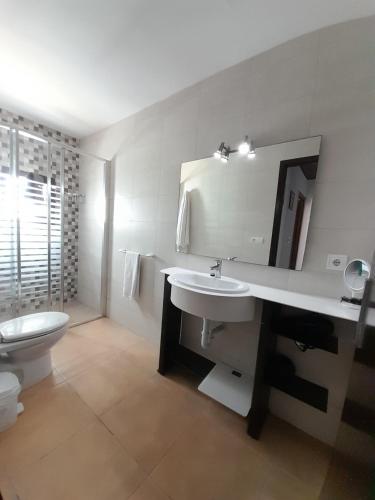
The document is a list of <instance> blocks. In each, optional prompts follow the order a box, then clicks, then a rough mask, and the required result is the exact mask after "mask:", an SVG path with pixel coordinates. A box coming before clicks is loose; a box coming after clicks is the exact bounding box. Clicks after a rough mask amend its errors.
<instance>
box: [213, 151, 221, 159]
mask: <svg viewBox="0 0 375 500" xmlns="http://www.w3.org/2000/svg"><path fill="white" fill-rule="evenodd" d="M214 158H216V159H217V160H220V158H221V153H220V151H219V150H217V151H215V153H214Z"/></svg>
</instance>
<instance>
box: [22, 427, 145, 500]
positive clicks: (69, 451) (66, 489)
mask: <svg viewBox="0 0 375 500" xmlns="http://www.w3.org/2000/svg"><path fill="white" fill-rule="evenodd" d="M144 479H145V476H144V473H143V472H142V471H141V468H140V467H139V465H138V464H137V463H136V462H135V461H134V460H133V459H132V458H131V457H130V456H129V455H128V454H127V453H126V452H125V451H124V450H123V449H122V448H121V446H120V445H119V444H118V442H117V441H116V439H115V438H114V437H113V436H112V435H111V434H110V433H109V432H108V430H107V429H106V428H105V427H104V426H103V425H102V424H100V423H99V422H95V423H94V424H92V425H90V426H89V427H88V428H87V429H85V430H83V431H81V432H79V433H78V434H75V435H74V436H72V437H71V438H70V439H68V440H67V441H65V442H64V443H63V444H62V445H60V446H59V447H58V448H56V449H55V450H54V451H52V452H51V453H49V454H48V455H47V456H45V457H43V458H42V459H41V460H38V461H37V462H36V463H34V464H33V465H31V466H30V467H27V468H24V469H23V470H22V471H19V472H18V473H17V477H15V478H14V482H15V485H16V487H17V490H18V491H19V492H20V497H21V499H23V498H25V499H27V500H52V499H53V500H86V499H87V500H96V499H97V500H125V499H127V498H128V497H129V496H130V495H131V494H132V493H133V492H134V491H135V490H136V489H137V487H138V486H139V485H140V484H141V482H142V481H143V480H144Z"/></svg>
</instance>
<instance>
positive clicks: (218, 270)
mask: <svg viewBox="0 0 375 500" xmlns="http://www.w3.org/2000/svg"><path fill="white" fill-rule="evenodd" d="M222 263H223V259H216V264H215V265H214V266H210V269H211V271H213V272H211V273H210V276H212V277H214V278H221V265H222Z"/></svg>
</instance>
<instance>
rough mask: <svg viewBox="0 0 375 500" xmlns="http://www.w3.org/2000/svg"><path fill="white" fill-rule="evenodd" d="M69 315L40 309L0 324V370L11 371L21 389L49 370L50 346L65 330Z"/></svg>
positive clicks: (45, 374) (35, 381) (50, 366)
mask: <svg viewBox="0 0 375 500" xmlns="http://www.w3.org/2000/svg"><path fill="white" fill-rule="evenodd" d="M69 319H70V318H69V316H68V315H67V314H65V313H62V312H41V313H35V314H28V315H27V316H20V317H19V318H14V319H11V320H9V321H5V322H4V323H0V371H2V372H3V371H11V372H13V373H15V374H16V375H17V376H18V378H19V380H20V383H21V386H22V389H26V388H27V387H30V386H32V385H33V384H36V383H37V382H39V381H40V380H42V379H43V378H45V377H47V376H48V375H49V374H50V373H51V371H52V364H51V352H50V349H51V347H52V346H53V345H54V344H56V342H57V341H58V340H59V339H61V337H62V336H63V335H64V334H65V333H66V330H67V327H68V323H69Z"/></svg>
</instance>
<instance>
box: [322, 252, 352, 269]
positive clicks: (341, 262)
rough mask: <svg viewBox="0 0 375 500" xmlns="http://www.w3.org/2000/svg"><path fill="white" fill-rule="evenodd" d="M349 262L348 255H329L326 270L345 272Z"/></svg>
mask: <svg viewBox="0 0 375 500" xmlns="http://www.w3.org/2000/svg"><path fill="white" fill-rule="evenodd" d="M347 262H348V256H347V255H335V254H328V257H327V265H326V269H330V270H333V271H343V270H344V269H345V266H346V263H347Z"/></svg>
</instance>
